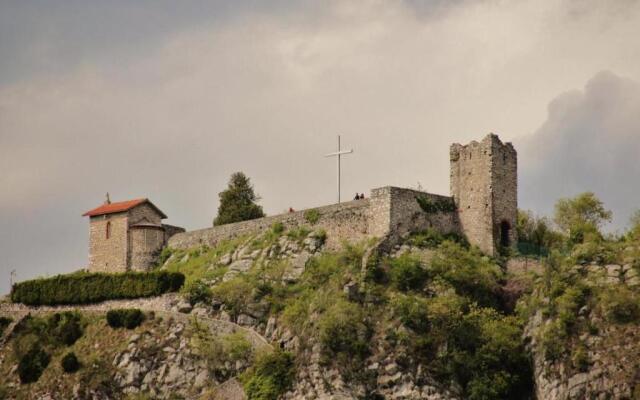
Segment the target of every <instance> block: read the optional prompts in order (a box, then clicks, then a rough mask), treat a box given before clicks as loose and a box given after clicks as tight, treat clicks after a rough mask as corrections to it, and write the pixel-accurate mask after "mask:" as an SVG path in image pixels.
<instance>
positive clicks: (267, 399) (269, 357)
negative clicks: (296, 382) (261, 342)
mask: <svg viewBox="0 0 640 400" xmlns="http://www.w3.org/2000/svg"><path fill="white" fill-rule="evenodd" d="M294 375H295V370H294V364H293V356H292V355H291V354H289V353H286V352H282V351H279V350H276V351H275V352H273V353H264V354H262V355H260V356H259V357H258V358H257V360H256V362H255V364H254V366H253V367H252V368H250V369H249V370H247V371H246V372H245V374H244V375H243V378H242V380H243V381H244V390H245V394H246V395H247V399H248V400H277V399H278V398H279V397H280V396H281V395H282V394H283V393H284V392H286V391H287V389H289V387H290V386H291V384H292V382H293V377H294Z"/></svg>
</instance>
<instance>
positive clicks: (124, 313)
mask: <svg viewBox="0 0 640 400" xmlns="http://www.w3.org/2000/svg"><path fill="white" fill-rule="evenodd" d="M142 321H144V314H143V313H142V311H140V310H139V309H137V308H122V309H117V310H109V311H108V312H107V323H108V324H109V326H110V327H112V328H123V327H124V328H127V329H134V328H137V327H138V326H140V324H142Z"/></svg>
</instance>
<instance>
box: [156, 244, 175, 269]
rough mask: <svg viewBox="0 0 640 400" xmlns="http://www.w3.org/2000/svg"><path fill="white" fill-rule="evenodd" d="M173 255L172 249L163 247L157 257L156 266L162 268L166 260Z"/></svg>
mask: <svg viewBox="0 0 640 400" xmlns="http://www.w3.org/2000/svg"><path fill="white" fill-rule="evenodd" d="M172 254H173V249H172V248H170V247H165V248H163V249H162V251H161V252H160V255H159V256H158V262H157V263H156V265H157V266H162V265H164V263H165V262H167V260H168V259H169V257H171V255H172Z"/></svg>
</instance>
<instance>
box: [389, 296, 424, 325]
mask: <svg viewBox="0 0 640 400" xmlns="http://www.w3.org/2000/svg"><path fill="white" fill-rule="evenodd" d="M391 304H392V307H393V310H394V314H395V316H396V317H397V318H398V319H399V320H400V322H402V324H403V325H404V326H406V327H407V328H410V329H412V330H414V331H415V332H417V333H426V332H427V331H428V329H429V314H428V311H427V307H428V302H427V300H426V299H423V298H421V297H417V296H404V295H400V296H398V297H396V298H394V299H393V301H392V303H391Z"/></svg>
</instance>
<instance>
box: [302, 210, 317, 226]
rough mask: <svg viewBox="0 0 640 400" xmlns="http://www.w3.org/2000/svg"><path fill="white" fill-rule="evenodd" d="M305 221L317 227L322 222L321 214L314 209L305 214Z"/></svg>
mask: <svg viewBox="0 0 640 400" xmlns="http://www.w3.org/2000/svg"><path fill="white" fill-rule="evenodd" d="M304 219H305V220H306V221H307V222H308V223H310V224H311V225H315V224H316V223H317V222H318V220H320V212H319V211H318V210H317V209H315V208H312V209H310V210H307V211H305V212H304Z"/></svg>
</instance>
